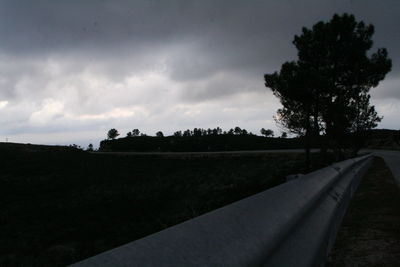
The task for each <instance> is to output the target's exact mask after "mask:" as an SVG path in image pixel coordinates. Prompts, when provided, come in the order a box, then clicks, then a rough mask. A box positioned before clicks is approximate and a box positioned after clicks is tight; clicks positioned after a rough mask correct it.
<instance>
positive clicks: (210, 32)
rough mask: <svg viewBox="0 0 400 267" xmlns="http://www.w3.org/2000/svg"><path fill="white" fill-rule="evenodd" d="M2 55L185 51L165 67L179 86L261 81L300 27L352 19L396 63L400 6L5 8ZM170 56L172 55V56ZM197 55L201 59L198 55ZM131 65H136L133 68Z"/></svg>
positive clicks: (55, 4) (146, 1) (14, 4)
mask: <svg viewBox="0 0 400 267" xmlns="http://www.w3.org/2000/svg"><path fill="white" fill-rule="evenodd" d="M1 5H2V8H1V9H0V17H1V18H2V22H3V23H1V24H0V36H1V37H0V47H1V49H2V50H3V51H4V52H5V53H18V54H25V53H27V54H30V53H39V54H42V53H45V54H47V53H55V52H59V51H60V50H61V51H63V50H84V51H85V53H93V54H94V55H102V56H104V54H107V56H109V57H112V56H113V54H114V53H115V54H114V56H115V57H117V58H118V57H122V58H123V57H124V56H126V54H124V52H126V53H129V54H130V55H135V54H137V55H139V54H147V55H150V54H151V52H152V50H154V51H156V50H158V49H162V48H163V47H168V45H174V44H180V45H183V46H187V47H188V49H187V50H186V51H185V49H183V50H182V51H179V52H178V53H179V54H178V55H177V54H174V55H173V57H171V58H170V60H169V61H168V62H169V63H170V64H171V68H172V73H171V75H172V77H173V78H175V79H177V80H184V79H196V78H204V77H205V76H208V75H210V74H212V73H213V72H214V71H216V70H220V69H241V70H243V71H244V72H249V73H251V72H252V73H257V74H260V73H261V72H262V69H263V70H264V71H272V70H275V69H276V68H277V67H278V66H279V65H280V63H281V62H282V61H284V60H289V59H291V58H293V57H294V56H295V50H294V48H293V46H292V44H291V40H292V39H293V36H294V34H296V33H299V32H300V30H301V27H302V26H311V25H312V24H313V23H315V22H316V21H318V20H321V19H324V20H326V19H329V18H330V17H331V16H332V15H333V14H334V13H336V12H337V13H342V12H350V13H354V14H355V15H356V16H357V17H358V18H360V19H364V20H365V21H366V22H371V23H373V24H374V25H375V26H376V29H377V33H376V43H377V44H378V45H384V46H387V47H388V49H389V52H390V55H391V56H392V57H393V58H395V59H397V58H399V56H400V54H399V49H398V48H397V47H399V45H400V39H399V38H400V37H399V33H398V27H397V25H398V22H397V14H398V11H399V10H400V3H399V1H390V0H389V1H372V0H370V1H365V0H363V1H361V0H358V1H357V0H355V1H331V0H323V1H321V0H313V1H294V0H292V1H290V0H288V1H257V0H255V1H240V0H239V1H238V0H237V1H215V0H212V1H211V0H210V1H187V0H180V1H179V0H176V1H155V0H142V1H128V0H126V1H124V0H123V1H101V0H99V1H91V0H89V1H78V0H73V1H52V0H48V1H40V0H39V1H15V0H10V1H2V4H1ZM172 52H173V51H172ZM193 52H194V53H196V54H193ZM133 65H134V63H133Z"/></svg>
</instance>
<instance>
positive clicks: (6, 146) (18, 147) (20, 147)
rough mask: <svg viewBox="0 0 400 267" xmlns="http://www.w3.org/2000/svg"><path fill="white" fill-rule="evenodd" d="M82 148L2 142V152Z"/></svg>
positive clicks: (74, 149) (73, 149)
mask: <svg viewBox="0 0 400 267" xmlns="http://www.w3.org/2000/svg"><path fill="white" fill-rule="evenodd" d="M73 151H80V149H78V148H76V147H72V146H48V145H33V144H20V143H5V142H0V153H3V152H73Z"/></svg>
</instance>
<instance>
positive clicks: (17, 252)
mask: <svg viewBox="0 0 400 267" xmlns="http://www.w3.org/2000/svg"><path fill="white" fill-rule="evenodd" d="M315 157H316V159H315V160H318V156H317V155H315ZM303 160H304V158H303V155H300V154H269V155H268V154H266V155H256V156H254V155H243V156H237V155H236V156H234V157H232V156H229V155H227V156H221V157H203V158H202V157H196V158H190V157H189V158H162V157H157V156H152V157H149V156H145V157H144V156H142V157H141V156H116V155H96V154H89V153H85V152H76V151H68V150H67V151H63V152H61V151H55V152H51V151H45V152H44V151H42V152H27V151H19V152H17V151H14V152H11V151H8V152H4V151H3V152H2V153H0V161H1V162H2V166H3V168H2V170H1V173H0V196H1V198H0V225H1V228H0V266H62V265H66V264H69V263H73V262H75V261H78V260H81V259H83V258H86V257H89V256H92V255H95V254H97V253H99V252H102V251H105V250H108V249H111V248H114V247H116V246H118V245H121V244H124V243H126V242H130V241H132V240H135V239H138V238H141V237H143V236H146V235H148V234H150V233H153V232H156V231H159V230H162V229H164V228H166V227H168V226H171V225H174V224H177V223H179V222H182V221H184V220H187V219H190V218H192V217H195V216H198V215H200V214H202V213H205V212H207V211H210V210H212V209H215V208H218V207H221V206H224V205H226V204H229V203H231V202H233V201H236V200H239V199H241V198H244V197H246V196H249V195H252V194H254V193H257V192H260V191H263V190H265V189H267V188H269V187H271V186H274V185H276V184H279V183H281V182H283V181H284V177H285V176H286V175H287V174H290V173H298V172H301V171H302V167H301V166H302V163H303ZM314 167H315V168H318V167H321V166H320V165H316V166H314Z"/></svg>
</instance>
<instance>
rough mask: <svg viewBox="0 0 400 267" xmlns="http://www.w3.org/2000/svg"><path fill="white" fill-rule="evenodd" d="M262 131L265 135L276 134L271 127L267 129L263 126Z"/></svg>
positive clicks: (271, 135)
mask: <svg viewBox="0 0 400 267" xmlns="http://www.w3.org/2000/svg"><path fill="white" fill-rule="evenodd" d="M260 133H261V134H262V135H264V136H265V137H273V136H274V131H272V130H271V129H268V130H265V129H264V128H261V130H260Z"/></svg>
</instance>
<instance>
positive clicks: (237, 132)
mask: <svg viewBox="0 0 400 267" xmlns="http://www.w3.org/2000/svg"><path fill="white" fill-rule="evenodd" d="M233 132H234V133H235V134H236V135H240V134H242V129H240V127H238V126H236V127H235V129H234V130H233Z"/></svg>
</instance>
